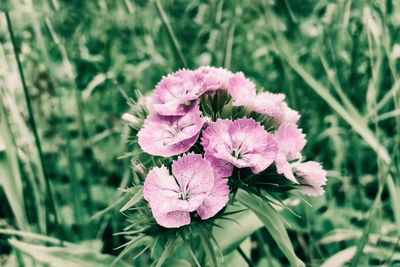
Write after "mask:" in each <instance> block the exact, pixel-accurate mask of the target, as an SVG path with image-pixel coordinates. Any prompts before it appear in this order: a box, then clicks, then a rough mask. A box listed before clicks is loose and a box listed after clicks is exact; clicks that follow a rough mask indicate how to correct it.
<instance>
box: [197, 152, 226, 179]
mask: <svg viewBox="0 0 400 267" xmlns="http://www.w3.org/2000/svg"><path fill="white" fill-rule="evenodd" d="M215 153H216V152H214V151H210V150H208V151H206V153H205V154H204V157H205V158H206V159H207V160H208V161H210V163H211V166H212V168H213V170H214V176H215V177H229V176H231V175H232V172H233V165H232V163H230V162H228V161H226V160H223V159H220V158H217V157H215V156H214V154H215Z"/></svg>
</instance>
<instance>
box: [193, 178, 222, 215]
mask: <svg viewBox="0 0 400 267" xmlns="http://www.w3.org/2000/svg"><path fill="white" fill-rule="evenodd" d="M227 181H228V180H227V179H222V178H217V179H215V181H214V187H213V189H212V190H211V193H210V194H209V195H208V196H207V197H206V199H205V200H204V202H203V204H202V205H201V206H200V207H199V208H198V209H197V213H198V214H199V216H200V218H201V219H203V220H206V219H208V218H211V217H213V216H214V215H215V214H217V213H218V212H219V211H220V210H221V209H222V208H223V207H225V206H226V204H228V200H229V187H228V185H227V184H226V183H227Z"/></svg>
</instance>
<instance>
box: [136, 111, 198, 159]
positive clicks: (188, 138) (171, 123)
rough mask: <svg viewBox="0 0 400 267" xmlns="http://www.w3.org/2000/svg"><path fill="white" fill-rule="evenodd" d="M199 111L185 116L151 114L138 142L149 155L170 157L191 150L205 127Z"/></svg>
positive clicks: (145, 122)
mask: <svg viewBox="0 0 400 267" xmlns="http://www.w3.org/2000/svg"><path fill="white" fill-rule="evenodd" d="M200 115H201V113H200V111H199V110H198V109H194V110H192V111H191V112H189V113H187V114H186V115H184V116H162V115H158V114H150V115H149V116H148V117H147V118H146V120H145V121H144V123H143V126H142V128H141V129H140V131H139V132H138V134H137V136H138V139H139V140H138V142H139V145H140V147H141V148H142V150H143V151H144V152H146V153H148V154H151V155H156V156H162V157H169V156H173V155H178V154H181V153H184V152H186V151H188V150H189V148H190V147H191V146H192V145H193V144H194V143H196V140H197V138H198V137H199V134H200V131H201V128H202V126H203V119H202V118H201V117H200Z"/></svg>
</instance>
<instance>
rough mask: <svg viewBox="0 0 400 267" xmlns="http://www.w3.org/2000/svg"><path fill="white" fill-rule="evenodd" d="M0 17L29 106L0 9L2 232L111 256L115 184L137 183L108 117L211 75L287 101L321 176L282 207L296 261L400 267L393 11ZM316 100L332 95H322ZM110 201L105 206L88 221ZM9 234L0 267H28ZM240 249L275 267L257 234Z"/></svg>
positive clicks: (309, 5) (12, 8) (331, 5)
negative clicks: (200, 71) (163, 86)
mask: <svg viewBox="0 0 400 267" xmlns="http://www.w3.org/2000/svg"><path fill="white" fill-rule="evenodd" d="M160 7H161V9H160ZM0 10H1V11H3V12H6V11H9V14H10V18H11V22H12V26H13V28H14V33H15V37H16V48H17V51H18V53H19V56H20V59H21V61H22V67H23V72H24V75H25V79H26V82H27V87H28V89H29V99H30V101H31V102H32V105H33V110H34V112H33V114H29V113H28V112H27V108H26V103H25V99H24V94H23V90H22V86H21V81H20V73H19V72H18V68H17V65H16V61H15V53H14V51H13V47H12V43H11V39H10V34H9V31H8V25H7V23H6V19H5V16H4V13H0V89H1V91H0V93H1V96H2V101H1V103H0V105H1V109H0V110H1V114H0V115H1V116H0V117H1V132H0V166H1V169H0V170H1V173H0V176H1V185H2V189H1V190H0V198H1V199H2V201H1V202H0V211H1V213H0V214H1V215H0V227H1V228H3V229H19V230H25V231H33V232H37V233H40V234H42V235H47V236H52V237H56V238H60V239H62V240H64V241H69V242H74V243H76V244H80V245H81V246H82V247H89V248H91V249H92V250H95V251H97V252H99V251H101V252H103V253H108V254H114V255H116V254H118V253H119V251H120V250H114V248H116V247H118V246H120V245H121V244H123V243H124V242H125V241H126V240H124V239H123V238H122V237H121V236H113V235H112V234H113V233H116V232H120V231H121V229H122V228H123V227H124V226H125V225H126V218H125V217H123V216H122V215H120V214H119V213H118V210H119V208H120V207H122V203H121V202H118V201H117V202H115V201H116V200H117V199H119V198H120V197H121V193H120V192H118V191H117V190H116V188H119V187H121V188H124V187H126V186H128V185H130V184H132V182H133V181H134V178H133V174H132V172H131V168H130V162H129V159H127V158H123V159H118V157H119V156H121V155H123V154H124V153H125V152H126V151H127V150H129V148H128V146H127V141H128V140H129V129H128V128H127V127H125V126H123V124H122V122H121V119H120V117H121V114H123V113H124V112H126V111H127V110H128V109H129V105H128V104H127V102H128V100H127V99H126V98H125V97H124V96H125V93H126V94H127V95H128V96H129V97H133V98H135V93H134V92H135V90H139V91H140V92H142V93H144V94H145V93H146V92H149V91H151V90H152V89H153V88H154V86H155V85H156V83H157V82H158V81H159V80H160V79H161V77H162V76H163V75H166V74H168V73H170V72H173V71H176V70H177V69H179V68H182V67H188V68H191V69H193V68H197V67H198V66H201V65H207V64H209V65H213V66H224V67H227V68H229V69H230V70H232V71H234V72H236V71H243V72H244V73H245V75H246V76H247V77H249V78H251V79H252V80H253V81H254V82H255V83H256V84H257V86H258V87H260V88H263V89H264V90H269V91H272V92H283V93H285V94H286V96H287V98H286V100H287V102H288V103H289V106H290V107H292V108H294V109H297V110H299V112H300V114H301V115H302V118H301V120H300V125H301V126H302V127H303V128H304V132H305V133H306V134H307V140H308V145H307V146H306V151H305V152H304V154H305V155H308V156H309V158H310V159H313V160H316V161H321V162H323V164H324V167H325V169H327V170H329V179H328V186H327V187H326V191H327V193H326V195H325V196H323V197H318V198H312V199H311V198H306V199H304V200H305V201H303V200H301V198H304V197H301V196H298V195H294V196H293V198H292V199H293V200H290V201H288V203H285V204H286V205H287V206H288V207H290V208H291V209H292V211H290V210H287V209H286V210H283V211H281V213H282V215H283V217H284V218H285V219H286V220H287V221H288V222H289V223H290V226H289V225H288V227H287V228H288V230H289V236H290V238H291V241H292V243H293V244H294V247H295V249H296V253H297V255H298V256H299V257H300V258H301V259H302V260H304V261H305V262H306V263H307V265H309V266H312V265H315V266H320V265H321V264H322V263H324V262H325V261H326V264H327V265H328V264H331V263H332V259H333V262H335V261H336V264H337V265H340V264H341V261H340V260H343V263H345V262H346V261H350V260H351V259H352V257H353V256H354V254H355V253H358V254H359V255H361V254H360V252H356V251H357V248H358V249H359V250H360V249H361V251H362V249H364V248H365V250H364V254H363V255H361V257H359V258H357V256H356V260H355V261H354V262H353V264H355V265H356V264H359V265H360V266H366V265H372V266H374V265H381V264H387V265H390V264H393V265H395V264H399V257H400V254H399V252H400V248H399V236H400V232H399V230H400V222H399V221H398V219H399V217H398V213H399V212H400V202H399V185H398V184H399V177H400V175H399V169H400V158H399V149H398V143H399V139H400V134H399V133H400V96H399V91H400V90H399V88H400V81H399V76H398V71H399V64H400V61H399V60H398V59H399V58H400V35H399V33H400V3H399V2H398V1H394V0H378V1H368V0H362V1H351V0H340V1H328V0H322V1H314V0H308V1H300V0H282V1H277V0H266V1H239V0H231V1H223V0H210V1H201V0H194V1H184V0H175V1H173V0H163V1H159V0H153V1H145V0H134V1H132V0H118V1H105V0H95V1H78V0H70V1H65V0H63V1H61V0H39V1H33V0H15V1H14V0H13V1H4V2H3V1H2V2H1V3H0ZM163 14H164V16H163ZM296 64H297V65H296ZM185 65H186V66H185ZM310 77H311V78H310ZM314 81H317V83H315V82H314ZM318 90H319V91H318ZM321 91H322V92H324V93H325V94H328V95H329V96H331V97H332V98H321V97H320V96H321V94H320V93H318V92H321ZM327 99H328V100H327ZM332 99H333V100H332ZM335 103H339V107H338V106H337V105H336V106H335ZM341 109H343V110H345V115H346V114H349V116H350V119H353V121H352V120H350V121H349V120H348V119H346V118H345V117H344V116H343V114H344V113H343V112H342V113H340V110H341ZM338 110H339V112H338ZM3 111H4V112H3ZM31 115H33V116H34V118H35V120H36V124H37V130H38V132H39V137H40V141H41V145H42V148H43V154H44V161H43V162H41V161H40V159H39V157H38V152H37V146H36V145H35V140H34V137H33V135H32V130H31V125H30V124H29V116H31ZM368 131H369V132H371V133H372V136H373V138H372V139H373V140H376V143H374V142H373V141H370V140H371V139H368V138H366V136H367V137H368V135H366V134H365V133H366V132H368ZM10 133H11V134H10ZM374 151H377V152H378V153H375V152H374ZM42 164H43V165H44V167H45V169H46V170H47V175H48V178H49V179H50V181H51V186H52V189H53V190H52V191H53V193H54V198H53V199H54V204H55V206H56V214H54V213H53V212H51V209H50V208H49V206H48V201H49V199H51V198H50V197H49V196H48V190H46V185H45V182H44V181H45V179H46V177H45V176H46V174H44V173H42V171H41V165H42ZM10 181H12V183H10ZM7 182H8V183H7ZM13 192H14V193H13ZM20 194H22V195H23V197H22V199H21V197H19V198H17V197H15V196H16V195H17V196H19V195H20ZM10 196H14V198H11V197H10ZM21 202H22V203H23V205H22V206H21ZM18 203H19V204H18ZM45 203H46V204H45ZM112 203H116V204H115V205H114V206H113V207H118V209H115V210H114V209H111V211H108V212H104V213H102V214H100V215H101V216H97V217H96V218H95V219H90V218H91V216H93V215H94V214H96V213H97V212H98V211H100V210H102V209H104V208H107V206H109V205H111V204H112ZM309 204H310V205H309ZM15 207H19V208H18V209H17V211H16V208H15ZM14 214H18V215H15V217H14ZM21 214H26V215H25V216H22V215H21ZM296 215H297V216H296ZM56 216H57V217H58V219H59V220H58V221H59V222H58V224H57V223H56V220H55V217H56ZM396 216H397V217H396ZM21 218H22V219H21ZM7 238H8V236H6V235H2V236H1V239H0V251H1V254H3V255H4V256H2V258H1V259H0V265H1V264H3V263H4V264H5V263H6V261H8V264H9V266H13V262H14V263H15V262H17V261H18V262H23V263H25V264H26V265H30V264H32V258H29V257H28V256H26V255H27V254H23V253H22V254H21V253H19V252H18V251H19V250H18V249H19V248H21V247H25V248H27V249H28V248H29V249H30V247H29V245H27V244H23V243H18V242H21V241H16V240H14V241H12V242H11V244H10V243H8V242H7ZM250 240H251V242H252V246H251V250H250V246H246V249H247V251H248V252H251V253H250V254H249V256H250V258H251V259H252V260H253V262H254V263H255V265H258V266H267V265H269V266H279V265H284V264H287V261H286V259H285V258H284V256H283V255H282V254H281V252H280V251H279V250H278V249H277V248H276V246H275V245H274V243H273V241H272V238H271V237H270V236H269V234H268V233H267V232H266V231H265V229H260V230H257V231H256V232H255V233H254V234H252V235H251V236H250ZM16 244H17V245H16ZM11 245H12V247H13V248H14V251H15V253H11V249H12V247H11ZM32 246H34V245H32ZM35 246H39V245H38V244H36V245H35ZM32 248H33V247H32ZM20 250H21V249H20ZM83 251H85V250H84V249H83ZM45 252H46V251H43V253H45ZM56 252H57V251H56ZM139 252H140V250H139V251H136V252H133V253H131V254H129V255H125V256H124V259H126V261H127V262H130V259H132V258H133V257H134V255H135V253H139ZM46 253H47V252H46ZM28 254H29V253H28ZM272 255H273V256H272ZM349 255H350V256H349ZM237 256H238V255H236V256H235V255H233V254H230V255H229V256H227V257H226V258H227V259H232V258H233V257H237ZM149 257H150V256H149V254H148V253H147V252H146V253H144V254H143V255H142V256H141V257H139V258H137V259H136V260H135V266H142V265H143V266H147V265H148V260H149ZM330 257H332V258H330ZM334 257H336V258H334ZM338 259H340V260H338ZM346 259H347V260H346ZM39 260H40V259H39ZM329 260H330V261H329ZM171 261H173V260H171ZM179 261H180V260H177V262H175V263H170V264H171V266H172V264H183V262H179ZM182 261H184V260H182ZM232 262H233V261H232ZM186 263H187V262H186ZM186 263H185V264H186ZM228 263H229V260H227V264H228ZM242 265H243V263H242ZM330 266H332V265H330Z"/></svg>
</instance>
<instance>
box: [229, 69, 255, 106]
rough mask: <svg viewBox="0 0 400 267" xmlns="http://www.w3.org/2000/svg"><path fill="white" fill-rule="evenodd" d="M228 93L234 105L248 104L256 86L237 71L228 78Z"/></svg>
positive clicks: (253, 95)
mask: <svg viewBox="0 0 400 267" xmlns="http://www.w3.org/2000/svg"><path fill="white" fill-rule="evenodd" d="M229 93H230V94H231V95H232V97H233V100H234V101H233V105H234V106H249V105H251V104H252V103H253V101H254V99H255V97H256V86H255V84H254V83H253V82H252V81H250V80H249V79H247V78H246V77H244V74H243V73H242V72H238V73H236V74H235V75H233V76H232V77H231V78H230V80H229Z"/></svg>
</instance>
